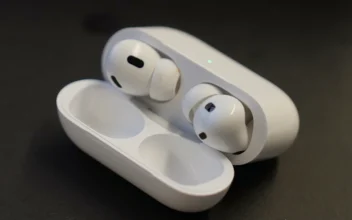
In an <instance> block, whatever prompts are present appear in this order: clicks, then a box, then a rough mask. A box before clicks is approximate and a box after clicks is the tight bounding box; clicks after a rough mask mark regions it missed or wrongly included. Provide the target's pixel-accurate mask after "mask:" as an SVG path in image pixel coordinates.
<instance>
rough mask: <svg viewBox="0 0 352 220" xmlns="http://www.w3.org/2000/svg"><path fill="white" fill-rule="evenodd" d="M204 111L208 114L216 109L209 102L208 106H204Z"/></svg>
mask: <svg viewBox="0 0 352 220" xmlns="http://www.w3.org/2000/svg"><path fill="white" fill-rule="evenodd" d="M204 108H205V110H207V111H208V112H212V111H214V109H215V108H216V107H215V105H214V104H213V103H211V102H209V103H208V104H206V105H205V107H204Z"/></svg>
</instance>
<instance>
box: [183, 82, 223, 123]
mask: <svg viewBox="0 0 352 220" xmlns="http://www.w3.org/2000/svg"><path fill="white" fill-rule="evenodd" d="M219 94H221V91H220V89H219V88H217V87H216V86H213V85H211V84H206V83H204V84H199V85H196V86H195V87H193V88H191V89H190V90H189V91H188V92H187V93H186V95H185V98H184V99H183V101H182V111H183V114H184V116H185V117H186V119H187V120H188V121H189V122H192V120H193V114H194V111H195V109H196V108H197V107H198V106H199V104H201V103H202V102H203V101H204V100H205V99H206V98H209V97H210V96H213V95H219Z"/></svg>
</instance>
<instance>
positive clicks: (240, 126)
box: [193, 95, 248, 153]
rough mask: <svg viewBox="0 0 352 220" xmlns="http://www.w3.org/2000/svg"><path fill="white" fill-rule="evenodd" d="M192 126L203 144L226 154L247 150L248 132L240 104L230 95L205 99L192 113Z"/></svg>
mask: <svg viewBox="0 0 352 220" xmlns="http://www.w3.org/2000/svg"><path fill="white" fill-rule="evenodd" d="M193 127H194V130H195V132H196V134H197V136H198V137H201V135H200V134H203V135H205V137H204V138H203V139H202V138H201V139H202V142H203V143H204V144H206V145H208V146H209V147H212V148H214V149H217V150H219V151H221V152H226V153H237V152H241V151H244V150H246V148H247V145H248V129H247V126H246V114H245V110H244V107H243V105H242V103H241V102H240V101H239V100H238V99H236V98H234V97H232V96H229V95H214V96H211V97H209V98H207V99H205V100H204V101H203V102H202V103H201V104H200V105H199V106H198V108H197V110H196V111H195V113H194V119H193Z"/></svg>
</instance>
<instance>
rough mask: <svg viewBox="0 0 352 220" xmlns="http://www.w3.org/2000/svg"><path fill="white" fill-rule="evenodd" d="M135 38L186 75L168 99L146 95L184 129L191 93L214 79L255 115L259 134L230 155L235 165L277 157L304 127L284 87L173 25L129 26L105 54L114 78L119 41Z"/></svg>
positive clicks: (187, 129)
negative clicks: (113, 52) (112, 62)
mask: <svg viewBox="0 0 352 220" xmlns="http://www.w3.org/2000/svg"><path fill="white" fill-rule="evenodd" d="M125 39H135V40H140V41H142V42H145V43H147V44H148V45H150V46H152V47H153V48H154V49H156V50H158V51H159V52H160V53H161V54H165V55H166V56H167V57H168V58H170V59H171V60H172V61H174V62H175V64H176V65H177V67H178V68H179V69H180V73H181V83H180V88H179V90H178V92H177V94H176V96H175V97H174V98H173V99H172V100H170V101H168V102H163V103H160V102H156V101H153V100H150V99H144V102H145V104H146V105H147V106H148V107H149V108H150V109H152V111H153V112H155V113H156V114H157V115H159V116H160V117H162V118H164V119H165V120H166V121H168V122H170V123H171V124H173V125H174V126H175V127H177V128H178V129H180V130H182V132H184V133H192V132H193V127H192V124H191V123H189V121H188V120H187V118H186V117H184V113H183V111H182V101H183V99H184V97H185V94H186V93H187V91H189V90H190V89H191V88H193V87H195V86H197V85H199V84H202V83H210V84H213V85H216V86H218V87H219V88H221V89H223V90H225V91H226V93H228V94H230V95H232V96H234V97H236V98H237V99H239V100H240V101H241V102H242V103H244V105H245V106H246V107H248V109H249V110H250V112H251V114H252V116H253V132H252V134H251V135H252V136H251V139H250V141H249V144H248V147H247V149H246V150H245V151H244V152H243V153H241V154H238V155H237V154H236V155H233V154H228V155H227V156H228V158H229V159H230V160H231V162H232V163H233V164H235V165H240V164H246V163H250V162H254V161H258V160H264V159H268V158H272V157H276V156H278V155H280V154H281V153H283V152H284V151H286V150H287V149H288V148H289V147H290V146H291V145H292V143H293V141H294V140H295V138H296V136H297V133H298V129H299V117H298V112H297V109H296V107H295V105H294V103H293V102H292V100H291V99H290V97H289V96H288V95H287V94H285V93H284V92H283V91H282V90H281V89H280V88H278V87H277V86H276V85H274V84H273V83H271V82H269V81H268V80H266V79H264V78H263V77H261V76H259V75H258V74H256V73H254V72H253V71H251V70H249V69H248V68H246V67H244V66H242V65H241V64H239V63H237V62H236V61H234V60H233V59H231V58H229V57H228V56H226V55H225V54H223V53H221V52H219V51H218V50H216V49H215V48H213V47H211V46H210V45H208V44H206V43H205V42H203V41H201V40H199V39H197V38H195V37H194V36H192V35H190V34H187V33H185V32H182V31H180V30H176V29H172V28H167V27H142V28H126V29H122V30H120V31H118V32H117V33H116V34H114V35H113V36H112V37H111V38H110V39H109V41H108V42H107V44H106V46H105V49H104V52H103V56H102V71H103V74H104V77H108V75H107V69H106V62H107V59H106V58H107V55H108V54H109V52H110V51H111V48H113V47H114V45H116V44H117V43H118V42H120V41H122V40H125Z"/></svg>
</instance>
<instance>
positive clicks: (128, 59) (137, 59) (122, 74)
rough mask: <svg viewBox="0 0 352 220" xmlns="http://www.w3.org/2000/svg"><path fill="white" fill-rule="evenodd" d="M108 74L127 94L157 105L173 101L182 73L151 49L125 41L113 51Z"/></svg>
mask: <svg viewBox="0 0 352 220" xmlns="http://www.w3.org/2000/svg"><path fill="white" fill-rule="evenodd" d="M106 71H107V73H106V74H107V75H108V77H109V78H110V80H111V82H112V83H113V84H115V85H116V86H117V87H118V88H120V89H121V90H122V91H124V92H125V93H127V94H130V95H135V96H147V95H150V97H151V98H152V99H154V100H157V101H168V100H170V99H172V98H173V97H174V96H175V95H176V93H177V89H178V84H179V80H180V73H179V70H178V68H177V66H176V65H175V63H174V62H173V61H171V60H169V59H166V58H161V57H160V55H159V54H158V52H157V51H156V50H154V49H153V48H152V47H151V46H149V45H147V44H145V43H143V42H141V41H138V40H123V41H120V42H119V43H117V44H116V45H115V46H114V47H112V49H111V50H110V52H109V54H108V56H107V61H106Z"/></svg>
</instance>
